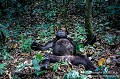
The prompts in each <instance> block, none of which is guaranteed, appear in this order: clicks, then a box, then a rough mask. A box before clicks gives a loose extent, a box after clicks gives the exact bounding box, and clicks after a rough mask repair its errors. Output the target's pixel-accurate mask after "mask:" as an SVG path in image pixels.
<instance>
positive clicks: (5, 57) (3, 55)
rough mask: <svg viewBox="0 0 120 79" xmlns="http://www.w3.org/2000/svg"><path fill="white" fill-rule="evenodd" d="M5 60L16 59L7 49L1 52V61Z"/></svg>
mask: <svg viewBox="0 0 120 79" xmlns="http://www.w3.org/2000/svg"><path fill="white" fill-rule="evenodd" d="M2 58H3V59H4V60H9V59H14V58H13V56H11V55H10V54H9V53H8V52H7V51H6V50H5V49H3V50H2V51H1V56H0V59H2Z"/></svg>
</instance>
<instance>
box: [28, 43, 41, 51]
mask: <svg viewBox="0 0 120 79" xmlns="http://www.w3.org/2000/svg"><path fill="white" fill-rule="evenodd" d="M30 47H31V49H32V50H35V51H37V50H40V48H39V47H40V45H39V43H36V42H33V43H32V44H31V46H30Z"/></svg>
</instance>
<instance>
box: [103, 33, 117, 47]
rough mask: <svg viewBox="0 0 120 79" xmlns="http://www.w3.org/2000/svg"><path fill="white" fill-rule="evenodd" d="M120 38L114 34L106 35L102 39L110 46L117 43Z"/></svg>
mask: <svg viewBox="0 0 120 79" xmlns="http://www.w3.org/2000/svg"><path fill="white" fill-rule="evenodd" d="M118 37H119V36H115V35H112V34H108V33H107V34H105V35H104V36H103V37H102V39H103V40H104V41H105V42H106V43H107V44H109V45H112V44H115V42H117V39H118Z"/></svg>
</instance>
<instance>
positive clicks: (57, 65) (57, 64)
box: [53, 63, 60, 71]
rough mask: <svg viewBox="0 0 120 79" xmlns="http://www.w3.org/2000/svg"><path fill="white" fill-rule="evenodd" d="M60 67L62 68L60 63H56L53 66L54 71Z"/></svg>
mask: <svg viewBox="0 0 120 79" xmlns="http://www.w3.org/2000/svg"><path fill="white" fill-rule="evenodd" d="M59 66H60V64H59V63H55V65H54V66H53V71H56V70H57V68H58V67H59Z"/></svg>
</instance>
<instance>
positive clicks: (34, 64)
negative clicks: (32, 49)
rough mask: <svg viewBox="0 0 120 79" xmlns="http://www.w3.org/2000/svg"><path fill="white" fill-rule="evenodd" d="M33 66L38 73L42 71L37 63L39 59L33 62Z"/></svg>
mask: <svg viewBox="0 0 120 79" xmlns="http://www.w3.org/2000/svg"><path fill="white" fill-rule="evenodd" d="M32 64H33V68H34V69H36V70H38V71H39V70H40V66H39V62H38V61H37V59H34V60H32Z"/></svg>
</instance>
